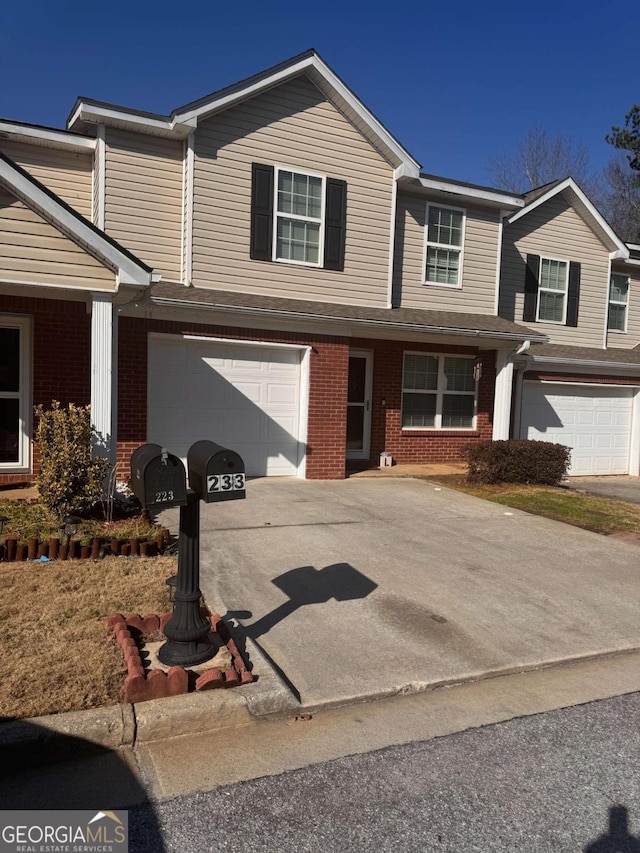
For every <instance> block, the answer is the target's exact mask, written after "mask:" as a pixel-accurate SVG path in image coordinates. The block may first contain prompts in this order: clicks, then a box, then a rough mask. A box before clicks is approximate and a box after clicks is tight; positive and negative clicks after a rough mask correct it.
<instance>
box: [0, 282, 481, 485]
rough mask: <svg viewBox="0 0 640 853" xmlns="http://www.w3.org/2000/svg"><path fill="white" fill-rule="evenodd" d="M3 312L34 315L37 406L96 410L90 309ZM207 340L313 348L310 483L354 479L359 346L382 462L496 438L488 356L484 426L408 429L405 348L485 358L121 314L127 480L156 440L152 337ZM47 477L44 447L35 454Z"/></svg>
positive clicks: (444, 457) (445, 453) (122, 465)
mask: <svg viewBox="0 0 640 853" xmlns="http://www.w3.org/2000/svg"><path fill="white" fill-rule="evenodd" d="M0 311H2V312H5V313H15V314H22V315H30V316H31V317H32V318H33V402H34V405H37V404H39V403H42V404H44V405H48V404H49V403H50V402H51V400H54V399H55V400H60V401H61V402H62V403H66V402H76V403H79V404H86V403H88V402H89V400H90V351H91V346H90V335H91V320H90V315H89V314H88V313H87V310H86V306H85V304H84V303H83V302H66V301H60V300H44V299H25V298H22V299H19V298H17V297H2V298H1V299H0ZM151 332H160V333H165V334H184V333H187V334H204V335H211V336H213V337H224V338H231V339H237V340H254V341H269V342H272V343H285V344H299V345H307V346H310V347H311V355H310V389H309V414H308V431H307V465H306V469H307V477H308V478H310V479H341V478H343V477H344V476H345V464H346V462H345V457H346V410H347V405H346V403H347V379H348V358H349V350H350V348H357V349H368V350H371V351H372V352H373V358H374V361H373V395H372V419H371V455H370V460H371V463H372V464H374V465H375V464H377V460H378V457H379V454H380V453H381V452H382V451H383V450H386V451H388V452H390V453H391V454H392V456H393V458H394V460H395V462H396V463H398V464H403V463H420V462H424V463H428V462H448V461H457V460H458V459H459V458H460V456H459V454H460V449H461V447H462V446H464V445H465V444H466V443H468V442H469V441H473V440H481V439H489V438H491V432H492V424H491V418H492V409H493V391H494V379H495V361H494V353H493V352H484V353H482V359H483V372H482V378H481V380H480V390H479V397H478V417H477V428H476V429H475V430H473V431H464V432H458V431H456V430H449V431H437V432H434V431H428V430H424V431H423V430H402V429H401V426H400V423H401V420H400V419H401V406H402V368H403V353H404V351H405V350H408V349H410V350H412V351H417V352H441V353H460V354H468V355H474V356H475V355H478V354H480V353H479V351H478V350H477V349H474V348H473V347H455V346H438V345H435V344H431V345H427V344H416V343H413V342H411V343H408V342H403V341H385V340H368V339H349V338H346V337H337V336H321V335H311V334H307V333H302V332H300V333H296V332H264V331H259V330H256V329H238V328H235V327H229V326H211V325H206V324H203V323H184V322H172V321H165V320H149V319H143V318H131V317H121V318H120V320H119V331H118V350H119V351H118V444H117V462H118V469H119V474H120V476H122V477H127V476H128V472H129V459H130V456H131V452H132V451H133V450H134V449H135V448H136V447H138V445H140V444H141V443H143V442H145V441H146V440H147V355H148V335H149V333H151ZM34 466H35V467H34V470H37V448H34ZM25 479H28V478H27V477H25V476H24V475H15V474H4V475H0V483H11V482H19V481H22V480H25Z"/></svg>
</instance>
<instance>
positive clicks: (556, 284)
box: [522, 255, 581, 326]
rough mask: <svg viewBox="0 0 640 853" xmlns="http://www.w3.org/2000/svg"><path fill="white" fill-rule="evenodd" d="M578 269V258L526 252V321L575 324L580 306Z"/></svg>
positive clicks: (523, 316) (524, 308) (579, 271)
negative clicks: (547, 256) (565, 258)
mask: <svg viewBox="0 0 640 853" xmlns="http://www.w3.org/2000/svg"><path fill="white" fill-rule="evenodd" d="M580 273H581V266H580V264H579V263H578V262H577V261H564V260H557V259H553V258H542V257H540V255H527V257H526V265H525V277H524V307H523V311H522V319H523V320H524V322H525V323H535V322H536V321H538V320H540V321H542V322H543V323H558V324H559V325H562V324H564V325H566V326H577V325H578V311H579V307H580Z"/></svg>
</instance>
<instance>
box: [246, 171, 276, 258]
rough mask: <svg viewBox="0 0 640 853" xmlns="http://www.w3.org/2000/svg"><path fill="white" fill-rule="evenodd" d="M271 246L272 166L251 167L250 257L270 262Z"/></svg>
mask: <svg viewBox="0 0 640 853" xmlns="http://www.w3.org/2000/svg"><path fill="white" fill-rule="evenodd" d="M272 245H273V166H262V165H260V163H253V165H252V167H251V257H252V258H253V259H254V260H256V261H270V260H271V259H272Z"/></svg>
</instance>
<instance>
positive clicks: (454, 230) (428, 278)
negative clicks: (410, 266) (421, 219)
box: [425, 204, 465, 287]
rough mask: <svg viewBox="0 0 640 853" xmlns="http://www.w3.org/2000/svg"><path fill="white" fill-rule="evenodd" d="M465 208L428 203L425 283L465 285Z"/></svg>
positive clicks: (453, 285)
mask: <svg viewBox="0 0 640 853" xmlns="http://www.w3.org/2000/svg"><path fill="white" fill-rule="evenodd" d="M464 218H465V217H464V210H459V209H457V208H453V207H438V206H436V205H434V204H428V205H427V234H426V257H425V282H426V283H427V284H444V285H449V286H450V287H462V247H463V245H464Z"/></svg>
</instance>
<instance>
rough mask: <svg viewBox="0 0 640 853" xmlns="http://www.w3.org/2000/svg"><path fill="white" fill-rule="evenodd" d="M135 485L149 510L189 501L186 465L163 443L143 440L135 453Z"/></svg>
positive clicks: (133, 479)
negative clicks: (162, 445) (151, 442)
mask: <svg viewBox="0 0 640 853" xmlns="http://www.w3.org/2000/svg"><path fill="white" fill-rule="evenodd" d="M131 488H132V489H133V492H134V494H135V496H136V497H137V498H138V500H139V501H140V503H141V504H142V506H144V507H146V508H147V509H149V510H154V511H156V512H158V511H159V510H161V509H166V508H167V507H170V506H186V505H187V479H186V474H185V470H184V465H183V464H182V461H181V460H180V459H179V458H178V457H177V456H174V455H173V453H168V452H167V450H166V449H165V448H164V447H160V445H159V444H143V445H141V446H140V447H138V448H136V450H134V451H133V453H132V454H131Z"/></svg>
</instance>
